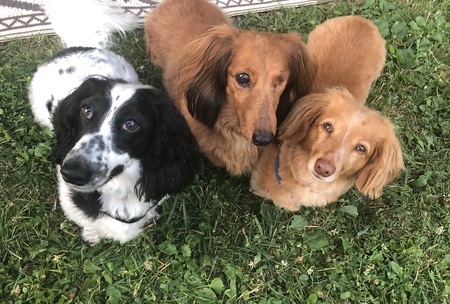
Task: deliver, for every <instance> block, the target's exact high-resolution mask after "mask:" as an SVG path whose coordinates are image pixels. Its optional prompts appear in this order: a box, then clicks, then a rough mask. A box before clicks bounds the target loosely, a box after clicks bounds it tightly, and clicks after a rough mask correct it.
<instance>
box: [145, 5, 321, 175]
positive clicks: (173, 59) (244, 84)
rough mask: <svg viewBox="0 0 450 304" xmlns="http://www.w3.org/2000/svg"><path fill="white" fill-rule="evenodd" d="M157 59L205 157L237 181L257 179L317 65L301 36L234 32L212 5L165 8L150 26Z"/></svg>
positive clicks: (150, 46)
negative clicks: (261, 161)
mask: <svg viewBox="0 0 450 304" xmlns="http://www.w3.org/2000/svg"><path fill="white" fill-rule="evenodd" d="M146 37H147V50H148V56H149V58H150V59H151V60H152V61H153V63H155V64H156V65H158V66H160V67H161V68H162V69H163V75H164V83H165V87H166V89H167V90H168V92H169V95H170V96H171V97H172V98H174V99H175V101H176V104H177V106H178V108H179V109H180V110H181V112H182V114H183V115H184V117H185V118H186V120H187V121H188V123H189V125H190V127H191V130H192V131H193V133H194V135H195V137H196V138H197V141H198V143H199V145H200V149H201V150H202V152H203V153H204V154H205V155H206V156H207V157H208V158H209V159H210V160H211V161H212V162H213V163H214V164H215V165H218V166H223V167H225V168H226V169H227V170H228V172H230V173H231V174H233V175H240V174H243V173H246V172H249V171H251V169H252V168H253V167H254V166H255V165H256V163H257V160H258V158H259V153H260V148H259V146H266V145H268V144H269V143H271V142H272V141H273V139H274V137H275V134H276V132H277V125H279V123H280V122H281V121H283V120H284V118H285V116H286V114H287V113H288V111H289V110H290V108H291V107H292V105H293V103H294V102H295V101H296V100H297V99H298V98H300V97H302V96H304V95H306V94H307V93H308V92H309V89H310V88H311V81H312V79H313V75H314V68H315V64H314V62H313V61H312V60H311V58H310V57H309V56H308V52H307V51H306V47H305V44H304V43H303V42H302V40H301V37H300V36H299V35H298V34H297V33H287V34H273V33H264V32H256V31H243V30H239V29H237V28H234V27H233V26H232V24H231V21H230V19H229V18H228V17H227V16H226V15H224V13H223V12H222V11H221V10H220V9H219V7H217V6H216V5H213V4H211V3H208V2H207V1H206V0H165V1H163V2H162V3H161V4H160V5H159V6H158V7H156V8H155V9H154V10H153V11H152V12H150V14H149V15H148V17H147V20H146Z"/></svg>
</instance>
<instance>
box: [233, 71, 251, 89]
mask: <svg viewBox="0 0 450 304" xmlns="http://www.w3.org/2000/svg"><path fill="white" fill-rule="evenodd" d="M234 78H235V79H236V82H237V83H238V84H239V85H240V86H241V87H249V86H250V75H249V74H247V73H239V74H237V75H236V76H235V77H234Z"/></svg>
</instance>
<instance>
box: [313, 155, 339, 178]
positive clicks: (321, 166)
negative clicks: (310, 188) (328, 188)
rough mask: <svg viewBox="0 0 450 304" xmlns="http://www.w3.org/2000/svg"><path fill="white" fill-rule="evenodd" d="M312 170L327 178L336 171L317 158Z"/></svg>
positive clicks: (327, 163)
mask: <svg viewBox="0 0 450 304" xmlns="http://www.w3.org/2000/svg"><path fill="white" fill-rule="evenodd" d="M314 170H315V171H316V172H317V173H318V174H319V175H320V176H323V177H328V176H331V175H333V173H334V172H335V171H336V168H335V167H334V166H333V165H332V164H330V163H329V162H327V161H326V160H324V159H323V158H319V159H318V160H317V161H316V163H315V164H314Z"/></svg>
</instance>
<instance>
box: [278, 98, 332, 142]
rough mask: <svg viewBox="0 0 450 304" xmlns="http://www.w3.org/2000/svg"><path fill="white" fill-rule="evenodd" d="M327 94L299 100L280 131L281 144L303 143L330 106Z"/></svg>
mask: <svg viewBox="0 0 450 304" xmlns="http://www.w3.org/2000/svg"><path fill="white" fill-rule="evenodd" d="M328 104H329V99H328V98H327V95H326V94H309V95H306V96H304V97H303V98H300V99H299V100H297V101H296V102H295V104H294V106H293V107H292V109H291V111H290V112H289V114H288V115H287V116H286V119H285V120H284V121H283V122H282V124H281V126H280V128H279V130H278V132H279V133H278V138H279V140H280V141H281V142H283V141H284V140H286V139H291V140H295V141H301V140H303V138H305V136H306V134H307V133H308V130H309V128H310V127H311V125H312V124H313V123H314V121H315V120H316V118H317V117H319V116H320V114H322V112H323V110H324V109H325V108H326V107H327V106H328Z"/></svg>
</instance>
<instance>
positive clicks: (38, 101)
mask: <svg viewBox="0 0 450 304" xmlns="http://www.w3.org/2000/svg"><path fill="white" fill-rule="evenodd" d="M47 11H48V13H49V16H50V20H51V21H52V23H53V25H54V27H55V31H56V32H57V33H58V35H59V36H60V37H61V39H62V40H63V41H64V42H65V43H66V46H67V47H68V48H67V49H64V50H62V51H61V52H60V53H58V54H56V55H55V56H54V57H53V58H51V59H50V60H49V61H48V62H47V63H45V64H43V65H41V66H40V67H39V68H38V70H37V72H36V74H35V75H34V77H33V79H32V81H31V85H30V90H29V99H30V105H31V109H32V111H33V114H34V117H35V120H36V121H37V122H38V123H40V124H42V125H45V126H48V127H49V128H50V129H52V130H53V131H54V134H55V136H56V147H55V149H54V155H55V158H56V163H57V174H58V184H59V201H60V204H61V206H62V208H63V210H64V213H65V215H66V216H67V218H69V219H70V220H72V221H74V222H75V223H77V224H78V225H79V226H80V227H82V238H83V240H84V241H85V242H87V243H88V244H90V245H93V244H95V243H97V242H99V241H100V240H101V239H104V238H106V239H114V240H117V241H119V242H121V243H125V242H127V241H129V240H130V239H132V238H134V237H136V236H137V235H138V234H139V233H140V232H141V230H142V228H143V227H144V226H145V225H146V224H148V223H150V222H152V221H154V220H155V219H157V218H158V217H159V214H158V212H157V210H156V209H157V206H158V205H160V204H161V202H162V201H163V200H164V199H165V198H166V197H167V195H168V194H171V193H175V192H178V191H180V190H181V189H182V188H183V187H184V186H185V185H186V183H188V182H189V181H190V180H191V178H192V177H193V175H194V174H195V171H196V165H197V157H198V146H197V143H196V141H195V138H194V137H193V135H192V133H191V132H190V130H189V127H188V125H187V123H186V121H185V120H184V118H183V116H182V115H181V114H180V113H179V111H178V110H177V108H176V107H175V106H174V104H173V102H172V101H171V100H170V99H168V98H167V97H165V95H163V94H162V93H161V92H159V91H158V90H157V89H155V88H153V87H151V86H148V85H143V84H141V83H139V81H138V77H137V74H136V72H135V71H134V69H133V68H132V66H131V65H130V64H129V63H128V62H126V60H125V59H124V58H123V57H122V56H119V55H116V54H114V53H112V52H110V51H108V50H107V49H106V48H103V47H102V46H105V45H108V42H109V37H110V34H111V33H112V32H114V31H116V32H122V33H124V32H126V31H128V30H130V29H132V28H134V27H135V26H136V25H137V22H136V21H137V19H136V17H134V16H130V15H126V14H123V13H121V12H120V11H119V9H118V8H113V7H112V6H111V5H110V4H109V3H108V2H105V1H102V0H81V1H80V0H66V1H57V0H56V1H54V2H53V3H52V4H51V5H50V6H49V7H47ZM87 11H88V12H89V13H90V14H92V15H93V16H95V22H94V21H91V20H89V18H86V16H84V15H83V14H84V13H85V12H87ZM69 17H70V18H69ZM90 22H91V23H92V24H90V26H89V23H90ZM86 23H87V24H86ZM94 23H95V24H94ZM78 25H80V27H79V28H78V27H77V26H78ZM66 38H67V39H66ZM76 38H79V39H78V40H77V39H76ZM83 41H86V43H83ZM74 43H76V44H77V45H73V44H74Z"/></svg>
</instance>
